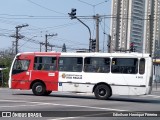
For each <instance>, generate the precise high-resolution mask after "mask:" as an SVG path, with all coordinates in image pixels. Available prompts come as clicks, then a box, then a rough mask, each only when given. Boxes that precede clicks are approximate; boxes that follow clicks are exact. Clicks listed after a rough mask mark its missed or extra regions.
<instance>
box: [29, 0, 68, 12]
mask: <svg viewBox="0 0 160 120" xmlns="http://www.w3.org/2000/svg"><path fill="white" fill-rule="evenodd" d="M27 1H28V2H30V3H32V4H34V5H36V6H39V7H41V8H43V9H45V10H49V11H52V12H54V13H57V14H63V15H66V14H64V13H62V12H58V11H55V10H52V9H50V8H47V7H44V6H42V5H40V4H38V3H36V2H33V1H31V0H27Z"/></svg>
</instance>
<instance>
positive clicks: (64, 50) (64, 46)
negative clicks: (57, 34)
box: [62, 43, 67, 52]
mask: <svg viewBox="0 0 160 120" xmlns="http://www.w3.org/2000/svg"><path fill="white" fill-rule="evenodd" d="M62 52H67V49H66V44H65V43H64V44H63V46H62Z"/></svg>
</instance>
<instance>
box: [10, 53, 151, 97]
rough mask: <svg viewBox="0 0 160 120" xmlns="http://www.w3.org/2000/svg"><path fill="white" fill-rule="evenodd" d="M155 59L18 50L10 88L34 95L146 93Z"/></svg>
mask: <svg viewBox="0 0 160 120" xmlns="http://www.w3.org/2000/svg"><path fill="white" fill-rule="evenodd" d="M152 80H153V79H152V58H151V56H150V55H149V54H140V53H96V52H95V53H60V52H24V53H18V54H17V55H16V56H15V58H14V60H13V62H12V65H11V69H10V73H9V81H8V82H9V88H11V89H21V90H29V89H31V90H32V92H33V94H34V95H37V96H42V95H49V94H50V93H51V92H52V91H62V92H75V93H94V95H95V97H96V98H97V99H102V100H105V99H108V98H109V97H111V96H112V95H146V94H150V93H151V89H152Z"/></svg>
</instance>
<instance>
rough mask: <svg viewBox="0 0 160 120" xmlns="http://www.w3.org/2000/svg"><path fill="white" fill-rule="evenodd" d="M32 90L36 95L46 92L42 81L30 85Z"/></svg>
mask: <svg viewBox="0 0 160 120" xmlns="http://www.w3.org/2000/svg"><path fill="white" fill-rule="evenodd" d="M32 92H33V93H34V94H35V95H38V96H41V95H44V94H45V92H46V87H45V85H44V84H43V83H41V82H36V83H34V84H33V86H32Z"/></svg>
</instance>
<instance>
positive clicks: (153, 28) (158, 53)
mask: <svg viewBox="0 0 160 120" xmlns="http://www.w3.org/2000/svg"><path fill="white" fill-rule="evenodd" d="M145 4H146V5H145V8H146V9H145V22H144V24H145V27H144V41H143V44H144V49H143V52H144V53H149V52H152V55H153V56H154V57H160V0H146V3H145Z"/></svg>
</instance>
